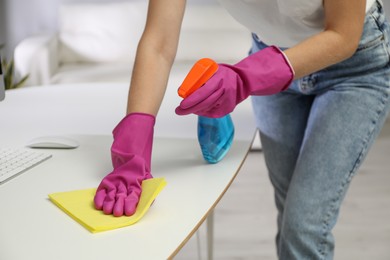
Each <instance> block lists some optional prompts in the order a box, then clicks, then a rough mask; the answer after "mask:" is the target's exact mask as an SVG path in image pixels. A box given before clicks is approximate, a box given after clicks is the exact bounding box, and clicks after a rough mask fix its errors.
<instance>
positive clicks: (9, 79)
mask: <svg viewBox="0 0 390 260" xmlns="http://www.w3.org/2000/svg"><path fill="white" fill-rule="evenodd" d="M4 46H5V45H4V44H0V50H2V49H3V48H4ZM1 66H2V67H3V73H4V74H3V77H4V86H5V89H14V88H20V87H22V86H23V84H24V83H25V82H26V80H27V79H28V76H29V75H26V76H24V77H22V78H21V79H20V80H15V77H14V74H15V64H14V60H13V59H11V60H10V61H8V60H7V58H5V57H4V56H1Z"/></svg>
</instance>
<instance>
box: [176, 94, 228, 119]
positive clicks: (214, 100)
mask: <svg viewBox="0 0 390 260" xmlns="http://www.w3.org/2000/svg"><path fill="white" fill-rule="evenodd" d="M203 89H205V90H206V89H208V88H203ZM198 91H199V92H200V89H199V90H198ZM223 95H224V89H217V90H215V91H214V92H212V93H211V94H209V95H203V94H202V93H201V94H200V95H192V96H189V97H188V98H185V99H183V100H182V101H181V103H180V106H178V107H177V108H176V110H175V112H176V114H178V115H188V114H191V113H194V112H195V114H198V113H197V112H202V111H206V110H212V109H213V108H214V107H215V106H217V107H218V106H219V105H220V104H219V103H220V100H221V98H222V97H223ZM192 97H193V98H192ZM199 97H207V98H205V99H201V98H199Z"/></svg>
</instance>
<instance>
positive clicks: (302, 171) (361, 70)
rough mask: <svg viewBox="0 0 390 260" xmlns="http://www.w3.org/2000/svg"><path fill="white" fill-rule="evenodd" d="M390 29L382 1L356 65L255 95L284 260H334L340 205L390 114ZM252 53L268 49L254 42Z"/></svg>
mask: <svg viewBox="0 0 390 260" xmlns="http://www.w3.org/2000/svg"><path fill="white" fill-rule="evenodd" d="M389 29H390V27H389V23H388V22H387V21H386V19H385V16H384V14H383V10H382V6H381V4H380V3H376V4H375V5H374V6H373V7H372V8H371V10H370V11H369V12H368V13H367V15H366V19H365V25H364V33H363V35H362V38H361V41H360V44H359V47H358V49H357V51H356V53H355V54H354V55H353V56H352V57H351V58H349V59H347V60H345V61H343V62H341V63H338V64H336V65H332V66H330V67H328V68H325V69H323V70H321V71H318V72H316V73H313V74H311V75H308V76H305V77H304V78H301V79H299V80H296V81H294V82H293V83H292V84H291V86H290V87H289V88H288V89H287V90H286V91H284V92H281V93H278V94H275V95H271V96H253V97H252V103H253V108H254V112H255V116H256V122H257V127H258V129H259V131H260V137H261V142H262V146H263V150H264V156H265V160H266V165H267V168H268V172H269V177H270V180H271V183H272V185H273V187H274V191H275V203H276V207H277V210H278V218H277V224H278V232H277V236H276V245H277V253H278V256H279V259H287V260H292V259H299V260H301V259H310V260H313V259H332V258H333V252H334V238H333V235H332V229H333V227H334V226H335V224H336V221H337V218H338V214H339V210H340V205H341V203H342V200H343V199H344V196H345V194H346V192H347V189H348V186H349V184H350V181H351V179H352V177H353V176H354V175H355V173H356V172H357V170H358V168H359V166H360V165H361V163H362V161H363V159H364V158H365V156H366V155H367V152H368V150H369V148H370V146H371V145H372V143H373V141H374V139H375V138H376V136H377V135H378V133H379V131H380V129H381V127H382V125H383V123H384V121H385V120H386V116H387V114H388V111H389V109H390V98H389V96H390V64H389V63H390V45H389V36H390V35H389ZM253 38H254V39H253V46H252V50H251V52H256V51H259V50H261V49H263V48H265V47H267V46H266V45H265V44H264V43H262V42H261V41H259V39H258V38H257V37H256V36H254V37H253Z"/></svg>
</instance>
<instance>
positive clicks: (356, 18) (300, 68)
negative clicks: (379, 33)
mask: <svg viewBox="0 0 390 260" xmlns="http://www.w3.org/2000/svg"><path fill="white" fill-rule="evenodd" d="M324 10H325V29H324V31H323V32H321V33H319V34H317V35H314V36H312V37H310V38H308V39H307V40H305V41H303V42H301V43H299V44H297V45H296V46H293V47H292V48H290V49H288V50H286V51H285V54H286V56H287V57H288V59H289V61H290V63H291V65H292V67H293V68H294V71H295V78H300V77H303V76H305V75H308V74H310V73H313V72H316V71H318V70H321V69H324V68H326V67H328V66H330V65H333V64H336V63H338V62H341V61H343V60H345V59H347V58H349V57H350V56H351V55H353V54H354V52H355V51H356V48H357V46H358V43H359V40H360V38H361V35H362V31H363V24H364V17H365V1H364V0H325V1H324Z"/></svg>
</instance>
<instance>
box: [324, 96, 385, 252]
mask: <svg viewBox="0 0 390 260" xmlns="http://www.w3.org/2000/svg"><path fill="white" fill-rule="evenodd" d="M388 99H389V95H388V94H385V95H383V96H382V98H381V104H380V106H379V108H378V110H377V111H376V118H374V119H373V120H372V122H371V126H372V127H371V128H370V129H369V131H368V133H367V136H366V138H364V139H363V142H362V149H361V151H360V153H359V154H358V157H357V159H356V161H355V163H354V164H353V166H352V169H351V171H350V172H349V174H348V175H347V176H346V178H345V180H344V181H343V182H342V183H341V185H340V188H339V189H338V191H337V196H336V197H335V198H334V200H332V204H331V206H330V208H329V211H328V212H327V214H326V215H325V219H324V221H323V234H322V235H323V240H322V242H320V244H319V246H318V251H319V253H320V255H321V256H322V257H323V259H325V253H326V252H325V249H324V248H323V247H324V245H325V244H326V236H327V234H328V232H329V221H330V219H331V217H332V215H333V214H335V213H336V210H337V208H338V206H337V205H338V204H339V203H340V200H341V198H342V195H343V194H344V193H345V188H346V187H347V186H348V184H349V183H350V181H351V180H352V178H353V176H354V175H355V173H356V172H357V169H358V168H359V166H360V164H361V162H362V159H363V157H364V156H365V154H366V152H367V150H368V149H367V148H368V147H367V145H368V143H369V141H370V139H371V138H372V135H373V134H374V133H375V129H376V125H377V123H378V120H379V118H380V117H381V115H382V114H383V113H385V108H386V102H388Z"/></svg>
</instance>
